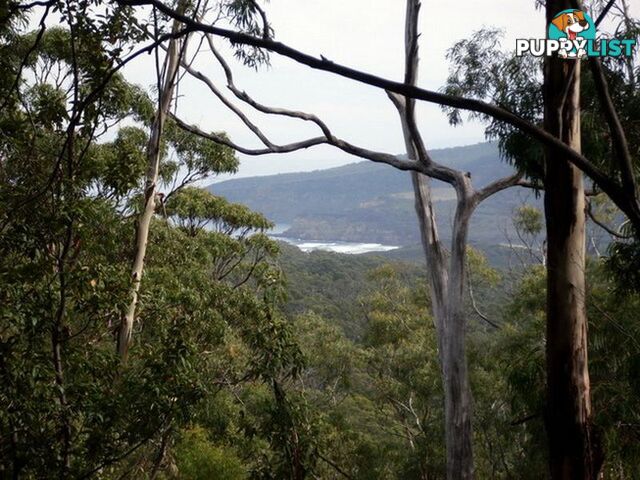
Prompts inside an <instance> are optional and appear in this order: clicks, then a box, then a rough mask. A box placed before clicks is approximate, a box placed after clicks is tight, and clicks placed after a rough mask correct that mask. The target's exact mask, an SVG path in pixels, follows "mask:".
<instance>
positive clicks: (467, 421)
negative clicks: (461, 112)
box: [389, 0, 475, 480]
mask: <svg viewBox="0 0 640 480" xmlns="http://www.w3.org/2000/svg"><path fill="white" fill-rule="evenodd" d="M419 10H420V2H419V1H418V0H408V1H407V13H406V23H405V62H406V71H405V83H407V84H411V85H415V84H416V83H417V70H418V62H419V58H418V42H417V40H418V14H419ZM389 96H390V98H391V100H392V102H393V103H394V105H395V106H396V108H397V109H398V113H399V115H400V120H401V124H402V131H403V135H404V140H405V148H406V151H407V155H408V156H409V157H410V158H419V152H418V148H417V142H419V141H421V139H418V138H416V133H415V132H412V129H411V122H414V123H415V118H412V116H413V115H414V107H415V100H413V99H408V98H404V97H399V96H397V95H394V94H389ZM456 179H457V184H456V185H454V187H455V188H456V193H457V198H458V203H457V207H456V215H455V219H454V227H453V238H452V245H451V247H452V248H451V252H450V259H449V266H448V268H447V265H446V262H447V259H446V256H445V252H444V247H443V245H442V242H441V241H440V238H439V236H438V229H437V226H436V217H435V211H434V206H433V200H432V197H431V187H430V178H429V177H428V176H426V175H424V174H422V173H418V172H412V173H411V180H412V184H413V190H414V198H415V209H416V214H417V217H418V221H419V226H420V232H421V239H422V245H423V249H424V253H425V257H426V261H427V271H428V276H429V288H430V297H431V304H432V311H433V316H434V322H435V326H436V334H437V341H438V351H439V356H440V359H439V360H440V365H441V369H442V383H443V388H444V397H445V398H444V409H445V444H446V456H447V478H448V479H449V480H458V479H472V478H473V477H474V473H473V472H474V468H473V430H472V423H471V417H472V406H471V391H470V387H469V378H468V369H467V361H466V351H465V336H466V317H465V313H464V309H463V305H464V285H465V272H466V270H465V264H466V261H465V259H466V245H467V233H468V226H469V219H470V217H471V214H472V212H473V210H474V208H475V200H474V197H473V195H472V192H473V190H472V188H471V185H470V182H469V179H468V178H467V177H465V176H464V175H462V174H460V175H458V176H457V177H456Z"/></svg>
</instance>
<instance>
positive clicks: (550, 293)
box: [544, 0, 602, 480]
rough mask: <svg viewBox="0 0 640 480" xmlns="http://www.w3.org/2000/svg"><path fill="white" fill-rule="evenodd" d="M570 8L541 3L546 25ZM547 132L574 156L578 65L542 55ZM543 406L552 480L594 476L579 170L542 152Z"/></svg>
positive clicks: (557, 1) (562, 0)
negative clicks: (544, 257) (544, 233)
mask: <svg viewBox="0 0 640 480" xmlns="http://www.w3.org/2000/svg"><path fill="white" fill-rule="evenodd" d="M567 8H571V5H570V2H568V1H566V0H550V1H547V22H550V21H551V19H552V18H553V16H555V15H556V14H557V13H558V12H559V11H561V10H564V9H567ZM544 100H545V118H544V122H545V128H546V129H547V131H548V132H549V133H551V134H553V135H555V136H557V137H558V138H559V139H561V140H562V141H563V142H565V143H566V144H567V145H569V146H571V147H572V148H574V149H575V150H577V151H580V147H581V145H580V143H581V142H580V62H579V61H575V60H574V61H570V60H562V59H560V58H557V57H553V58H548V59H547V61H546V63H545V80H544ZM544 201H545V216H546V224H547V242H548V244H547V245H548V253H547V343H546V355H547V405H546V412H545V421H546V428H547V435H548V443H549V466H550V471H551V477H552V478H553V479H566V480H577V479H585V480H586V479H595V478H598V476H599V472H600V467H601V464H602V456H601V454H600V451H599V449H598V446H597V445H596V443H595V442H594V436H593V432H592V425H591V417H592V412H591V399H590V392H589V370H588V364H587V316H586V309H585V239H586V237H585V197H584V187H583V179H582V173H581V172H580V171H579V170H578V169H577V168H576V167H574V166H573V165H571V164H570V163H569V161H568V160H567V159H566V158H564V157H563V156H562V155H559V154H558V153H557V152H556V151H554V150H551V149H547V151H546V166H545V199H544Z"/></svg>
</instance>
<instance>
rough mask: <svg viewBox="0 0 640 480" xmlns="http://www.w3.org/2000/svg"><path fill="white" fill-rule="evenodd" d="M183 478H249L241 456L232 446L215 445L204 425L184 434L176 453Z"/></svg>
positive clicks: (227, 479) (199, 479)
mask: <svg viewBox="0 0 640 480" xmlns="http://www.w3.org/2000/svg"><path fill="white" fill-rule="evenodd" d="M173 455H174V456H175V459H176V467H177V471H178V475H177V478H180V479H182V480H243V479H246V478H248V476H247V472H246V470H245V468H244V466H243V465H242V463H241V461H240V459H239V458H238V456H237V455H236V454H235V452H234V451H233V450H232V449H230V448H225V447H219V446H216V445H215V444H213V443H212V442H211V441H210V440H209V439H208V438H207V433H206V432H205V431H204V430H203V429H202V428H193V429H190V430H186V431H185V432H183V433H182V435H181V438H180V440H179V441H178V444H177V445H176V448H175V451H174V454H173Z"/></svg>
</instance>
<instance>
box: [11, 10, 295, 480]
mask: <svg viewBox="0 0 640 480" xmlns="http://www.w3.org/2000/svg"><path fill="white" fill-rule="evenodd" d="M50 3H51V5H49V4H48V3H47V4H46V5H43V6H40V5H39V4H38V5H36V6H32V8H36V9H37V8H40V9H41V10H40V11H41V12H42V17H41V18H42V21H41V25H40V27H39V28H38V29H37V30H36V31H34V32H30V33H24V32H23V30H24V29H26V24H24V25H22V26H21V25H20V24H19V23H16V27H15V28H14V29H10V31H8V32H6V33H5V32H4V31H3V32H2V36H1V39H0V50H1V51H2V52H3V54H2V63H3V66H5V67H6V69H3V71H2V75H1V77H0V92H1V93H2V98H1V99H0V102H1V103H2V109H1V110H0V200H1V202H0V203H1V208H0V377H1V380H2V381H1V382H0V385H1V386H0V405H1V407H2V408H0V439H1V440H0V472H1V473H0V476H3V477H4V476H6V477H8V478H23V477H24V478H31V477H33V478H49V477H54V476H55V477H58V478H90V477H95V476H100V477H102V478H126V477H134V478H141V477H144V476H147V475H148V476H150V477H154V476H157V474H158V469H159V467H160V465H161V464H163V462H164V461H165V460H164V459H165V457H166V455H165V453H166V450H167V446H168V445H171V443H172V440H173V438H174V437H175V436H176V435H177V434H178V433H179V432H180V430H181V429H182V428H184V427H185V426H186V425H187V424H189V423H190V422H191V421H192V420H193V418H194V415H195V412H196V409H197V407H199V406H200V405H201V404H202V403H203V402H204V401H205V400H207V401H212V399H213V398H215V397H216V396H218V395H220V394H221V392H224V393H226V394H228V395H233V393H237V392H236V391H233V392H232V390H234V389H235V390H242V389H243V388H245V387H246V388H247V389H248V390H251V391H252V389H255V390H259V389H260V388H264V385H266V386H271V384H272V382H273V381H274V379H275V380H280V379H281V378H283V377H286V376H288V375H289V374H290V372H291V371H292V370H293V369H295V368H296V365H297V364H298V363H299V358H298V357H299V355H298V353H297V350H296V348H295V345H294V344H293V342H292V341H291V339H290V337H289V336H288V333H287V328H288V327H287V325H286V323H285V322H284V320H283V319H282V317H280V315H279V314H278V312H277V308H276V306H277V303H278V302H280V299H281V288H282V282H281V277H280V274H279V270H278V269H277V268H276V267H275V265H274V256H275V255H276V253H277V246H276V245H275V244H274V243H273V242H271V241H270V240H269V239H268V238H267V237H266V236H265V235H264V229H265V228H267V227H268V226H269V223H268V222H267V220H266V219H264V218H262V217H261V216H259V215H257V214H254V213H252V212H248V211H247V209H246V208H244V207H241V206H238V205H231V204H228V203H226V202H223V201H221V200H220V199H213V200H211V199H208V198H207V199H205V200H206V201H205V202H204V203H205V204H206V208H204V209H202V208H200V207H201V205H200V203H201V202H200V201H197V200H196V201H194V200H193V198H192V197H191V196H190V195H191V194H192V191H191V190H189V188H188V186H189V184H190V183H192V182H193V181H196V180H198V179H202V178H205V177H207V176H211V175H215V174H217V173H220V172H229V171H233V170H235V168H236V166H237V159H236V158H235V156H234V155H233V152H232V151H231V150H230V149H228V148H226V147H221V146H218V145H216V144H213V143H212V142H210V141H203V140H201V139H200V138H199V137H197V136H194V135H191V134H188V133H185V132H184V131H182V130H179V129H177V128H175V125H173V124H172V123H171V122H170V121H169V122H165V125H164V129H163V135H162V138H161V142H160V145H159V152H160V166H159V170H158V172H159V173H158V175H159V178H160V180H161V182H162V185H163V187H165V188H166V190H165V192H166V194H165V196H164V197H163V203H162V205H161V207H163V208H160V209H158V210H157V212H156V214H155V215H154V216H153V218H152V220H151V227H150V232H151V235H150V237H149V255H148V257H147V261H148V269H147V273H148V277H147V284H146V287H147V288H146V290H143V291H142V292H141V295H140V297H139V301H138V304H137V306H138V312H139V313H142V315H143V318H144V321H145V322H144V328H141V330H140V332H139V334H140V336H141V340H142V341H141V344H140V348H138V349H135V351H132V352H131V354H130V356H129V362H128V363H127V365H126V366H124V367H123V366H122V365H121V364H120V362H119V361H118V358H117V356H116V354H115V352H114V349H113V343H114V337H116V336H117V332H118V328H119V327H118V325H119V323H120V321H121V319H122V317H121V314H122V311H123V309H124V308H125V307H126V305H128V301H129V299H130V296H129V295H130V291H131V290H130V287H131V284H130V277H129V275H128V270H129V268H130V265H131V263H130V262H131V257H132V253H133V248H132V246H131V242H130V239H131V232H132V231H134V230H135V225H134V218H135V217H136V216H137V213H139V212H140V211H141V210H142V209H143V205H144V182H145V171H146V168H147V164H148V158H147V156H146V155H145V154H144V152H145V148H146V145H148V144H149V135H148V131H147V128H148V125H149V124H150V123H151V122H152V119H153V118H154V116H155V115H156V108H155V107H154V104H153V102H152V101H151V100H150V99H149V98H148V96H147V95H146V93H145V91H144V90H143V89H141V88H140V87H137V86H135V85H132V84H130V83H128V82H126V81H125V80H124V78H123V77H122V76H121V75H119V73H118V70H119V68H120V67H121V64H120V63H118V61H117V59H118V58H119V55H120V54H121V53H122V51H118V52H115V50H117V49H118V48H124V47H123V46H125V45H129V43H128V42H131V41H133V40H132V39H133V38H134V35H133V33H132V31H134V32H137V33H140V29H138V28H137V27H133V26H131V25H132V22H133V23H135V22H134V21H133V20H131V19H128V20H127V22H126V25H128V26H130V28H131V30H129V29H128V28H122V29H121V26H120V25H119V22H123V16H125V17H126V16H127V15H128V14H129V13H130V12H127V11H126V10H127V9H124V10H122V11H121V12H120V13H118V14H115V13H114V14H112V15H110V16H108V17H107V19H108V20H107V21H105V23H99V22H97V23H92V22H90V21H89V20H91V19H93V18H94V17H92V15H90V14H89V13H88V12H87V11H86V10H84V9H85V8H89V6H88V5H87V4H82V5H77V4H74V5H71V6H68V5H66V4H62V3H58V2H50ZM15 5H18V4H17V2H15V4H14V3H12V4H11V7H14V6H15ZM47 7H49V8H47ZM29 8H31V7H25V9H24V11H28V10H29ZM54 9H56V11H57V12H58V13H59V14H60V15H61V16H62V19H63V25H65V26H66V28H65V27H63V26H60V25H56V26H53V27H52V26H51V25H49V23H48V22H47V16H48V15H49V14H50V12H49V10H52V11H53V10H54ZM22 11H23V10H21V9H13V10H12V9H11V8H10V9H9V14H11V15H14V14H15V15H17V13H16V12H22ZM36 11H37V10H36ZM0 13H1V14H3V15H4V14H5V13H7V12H5V10H4V7H3V10H2V12H0ZM111 13H113V12H111ZM12 18H13V17H12ZM3 20H4V18H3ZM14 20H15V18H14ZM130 20H131V21H130ZM124 23H125V22H123V25H124ZM5 26H6V24H5V23H3V28H5ZM140 28H142V27H140ZM112 29H113V30H114V31H111V30H112ZM110 32H111V33H113V34H114V36H113V37H112V42H111V43H107V46H105V45H103V43H104V42H103V41H104V38H107V37H108V33H110ZM116 33H117V35H116ZM120 34H121V35H122V37H119V36H118V35H120ZM142 38H147V37H146V33H145V34H142V35H141V39H142ZM165 38H166V37H165ZM110 48H113V49H114V50H111V49H110ZM127 48H128V47H127ZM145 48H146V47H145ZM144 51H146V50H145V49H144V48H143V49H141V50H138V51H137V52H144ZM135 54H136V52H135V51H134V53H132V54H131V55H135ZM108 134H110V135H109V136H107V135H108ZM190 198H191V200H190ZM194 204H195V205H196V207H192V206H190V205H194ZM191 222H195V224H191ZM204 223H211V224H213V225H215V227H214V230H215V231H211V232H209V231H204V230H203V229H201V228H196V227H195V226H194V225H200V224H204ZM187 225H190V228H184V227H185V226H187ZM267 391H268V390H267ZM265 403H268V402H265ZM281 405H285V406H286V405H287V402H281ZM283 408H284V407H283ZM256 410H258V411H257V413H256V417H257V418H258V419H259V420H261V421H265V423H266V420H265V418H269V419H271V418H272V416H271V415H270V412H269V411H268V410H266V409H263V410H259V409H256ZM238 417H241V414H240V413H239V414H238ZM292 422H293V421H290V422H289V423H288V424H282V422H281V424H282V426H281V430H279V431H281V432H284V433H283V436H284V435H286V432H287V428H293V427H292ZM294 427H297V425H294ZM274 431H275V430H274ZM261 435H262V436H261V437H260V441H258V442H256V443H257V444H259V445H258V446H257V447H256V449H255V451H254V453H255V454H256V455H258V453H261V454H263V455H267V454H269V455H274V454H273V452H280V451H282V450H283V447H282V446H281V445H279V444H278V443H277V441H276V439H275V438H271V437H268V436H267V435H266V434H264V433H261ZM284 455H285V454H282V456H284ZM248 463H250V464H251V462H250V461H248ZM254 463H258V462H257V461H256V462H254ZM256 468H258V466H256ZM259 468H261V469H263V470H268V469H269V464H268V462H266V465H259ZM273 471H275V468H274V469H273ZM273 475H276V476H277V475H278V474H277V473H273Z"/></svg>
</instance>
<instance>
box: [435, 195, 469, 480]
mask: <svg viewBox="0 0 640 480" xmlns="http://www.w3.org/2000/svg"><path fill="white" fill-rule="evenodd" d="M456 190H457V194H458V204H457V207H456V215H455V219H454V224H453V233H452V240H451V260H450V267H449V289H448V291H449V298H448V302H447V317H446V321H445V322H444V329H443V334H444V338H443V341H442V345H443V352H442V357H443V362H442V370H443V374H444V390H445V392H444V393H445V395H444V397H445V422H446V427H447V428H446V446H447V478H448V479H449V480H454V479H455V480H459V479H465V480H466V479H472V478H473V477H474V473H473V428H472V424H471V417H472V407H471V389H470V386H469V373H468V369H467V354H466V350H465V340H466V330H467V319H466V315H465V312H464V283H465V274H466V269H465V266H466V248H467V233H468V229H469V219H470V217H471V213H472V212H473V209H474V204H473V201H472V199H471V198H470V196H469V195H468V193H469V191H470V189H468V188H461V187H459V188H457V189H456Z"/></svg>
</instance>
